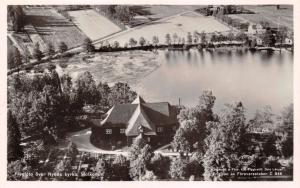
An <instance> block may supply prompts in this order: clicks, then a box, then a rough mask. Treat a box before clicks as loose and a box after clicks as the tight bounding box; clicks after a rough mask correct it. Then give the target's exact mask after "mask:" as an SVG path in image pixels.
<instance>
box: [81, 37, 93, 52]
mask: <svg viewBox="0 0 300 188" xmlns="http://www.w3.org/2000/svg"><path fill="white" fill-rule="evenodd" d="M83 46H84V49H85V50H86V51H87V52H94V51H95V46H94V44H93V43H92V41H91V39H89V38H86V39H84V43H83Z"/></svg>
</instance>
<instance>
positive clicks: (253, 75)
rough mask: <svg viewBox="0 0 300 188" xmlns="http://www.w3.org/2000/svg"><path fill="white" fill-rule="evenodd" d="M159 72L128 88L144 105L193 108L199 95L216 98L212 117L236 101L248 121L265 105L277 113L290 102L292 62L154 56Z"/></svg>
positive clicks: (284, 58) (244, 56)
mask: <svg viewBox="0 0 300 188" xmlns="http://www.w3.org/2000/svg"><path fill="white" fill-rule="evenodd" d="M158 53H159V59H160V61H162V62H161V66H160V67H159V68H158V69H156V70H155V71H154V72H152V73H151V74H149V75H147V76H146V77H145V78H143V79H142V80H141V81H139V82H138V83H137V84H135V85H134V86H133V87H134V89H136V90H137V92H138V93H139V94H140V95H141V96H142V97H144V98H145V100H146V101H149V102H154V101H168V102H170V103H171V104H178V99H179V98H180V99H181V104H183V105H186V106H195V105H196V104H197V102H198V97H199V96H200V94H201V92H202V91H203V90H212V91H213V94H214V95H215V96H216V98H217V99H216V104H215V111H216V112H218V111H220V109H222V108H223V107H224V104H225V103H230V102H234V101H241V102H242V103H243V104H244V106H245V108H246V113H247V116H252V115H253V114H254V112H255V111H256V110H257V109H258V108H261V107H263V106H265V105H270V106H271V107H272V110H273V112H275V113H279V112H280V111H281V110H282V108H283V107H285V106H287V105H288V104H290V103H292V102H293V56H292V54H289V53H282V54H279V53H278V52H276V53H273V54H267V53H266V52H256V53H251V52H243V53H237V52H233V53H231V54H228V53H217V52H212V53H211V52H206V51H204V52H199V51H198V50H190V51H189V52H187V51H159V52H158Z"/></svg>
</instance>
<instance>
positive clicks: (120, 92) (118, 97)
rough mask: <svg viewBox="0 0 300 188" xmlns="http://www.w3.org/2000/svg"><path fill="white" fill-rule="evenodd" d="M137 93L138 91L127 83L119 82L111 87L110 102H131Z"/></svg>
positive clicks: (112, 103)
mask: <svg viewBox="0 0 300 188" xmlns="http://www.w3.org/2000/svg"><path fill="white" fill-rule="evenodd" d="M136 95H137V94H136V92H135V91H132V90H131V88H130V86H129V85H128V84H127V83H121V82H117V83H115V85H114V86H112V87H111V92H110V96H109V104H110V105H111V106H113V105H114V104H126V103H131V102H132V101H133V100H134V99H135V97H136Z"/></svg>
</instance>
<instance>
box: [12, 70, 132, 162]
mask: <svg viewBox="0 0 300 188" xmlns="http://www.w3.org/2000/svg"><path fill="white" fill-rule="evenodd" d="M135 96H136V93H135V92H134V91H132V90H131V88H130V87H129V86H128V84H126V83H120V82H119V83H116V84H115V85H114V86H112V87H109V86H108V85H107V84H106V83H99V84H97V85H96V83H95V81H94V79H93V77H92V75H91V74H90V73H89V72H85V73H83V74H82V75H80V76H79V77H78V78H77V79H76V80H75V81H74V82H73V81H72V79H71V77H70V76H68V75H63V76H61V77H60V76H59V75H58V74H57V72H56V71H55V67H52V66H49V68H48V69H46V70H45V72H40V73H34V74H27V73H20V74H15V75H13V76H12V77H10V78H9V81H8V112H9V113H8V150H9V152H8V158H9V160H12V161H13V160H15V159H19V158H22V156H23V155H22V153H25V157H28V156H34V154H33V153H34V152H35V150H32V149H36V148H38V147H37V146H41V147H50V145H55V144H56V143H57V141H58V139H59V138H61V137H63V136H64V135H65V133H67V132H68V131H70V130H74V128H77V125H78V122H76V116H78V115H81V114H82V113H83V109H82V107H83V106H84V105H89V104H92V105H99V106H100V107H101V108H102V109H103V110H106V109H108V108H110V107H111V106H113V105H114V104H115V103H128V102H132V101H133V100H134V98H135ZM21 140H22V142H24V143H27V146H26V148H25V150H26V151H22V148H20V147H17V146H20V143H21ZM38 156H39V155H36V157H38Z"/></svg>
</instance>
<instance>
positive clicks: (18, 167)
mask: <svg viewBox="0 0 300 188" xmlns="http://www.w3.org/2000/svg"><path fill="white" fill-rule="evenodd" d="M16 172H17V173H20V174H24V175H21V176H20V175H19V174H17V173H16ZM32 172H33V171H32V168H31V167H30V165H28V163H27V162H26V161H25V160H16V161H12V162H10V163H8V164H7V180H9V181H15V180H21V181H24V180H33V177H32V176H29V175H28V174H29V173H32Z"/></svg>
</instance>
